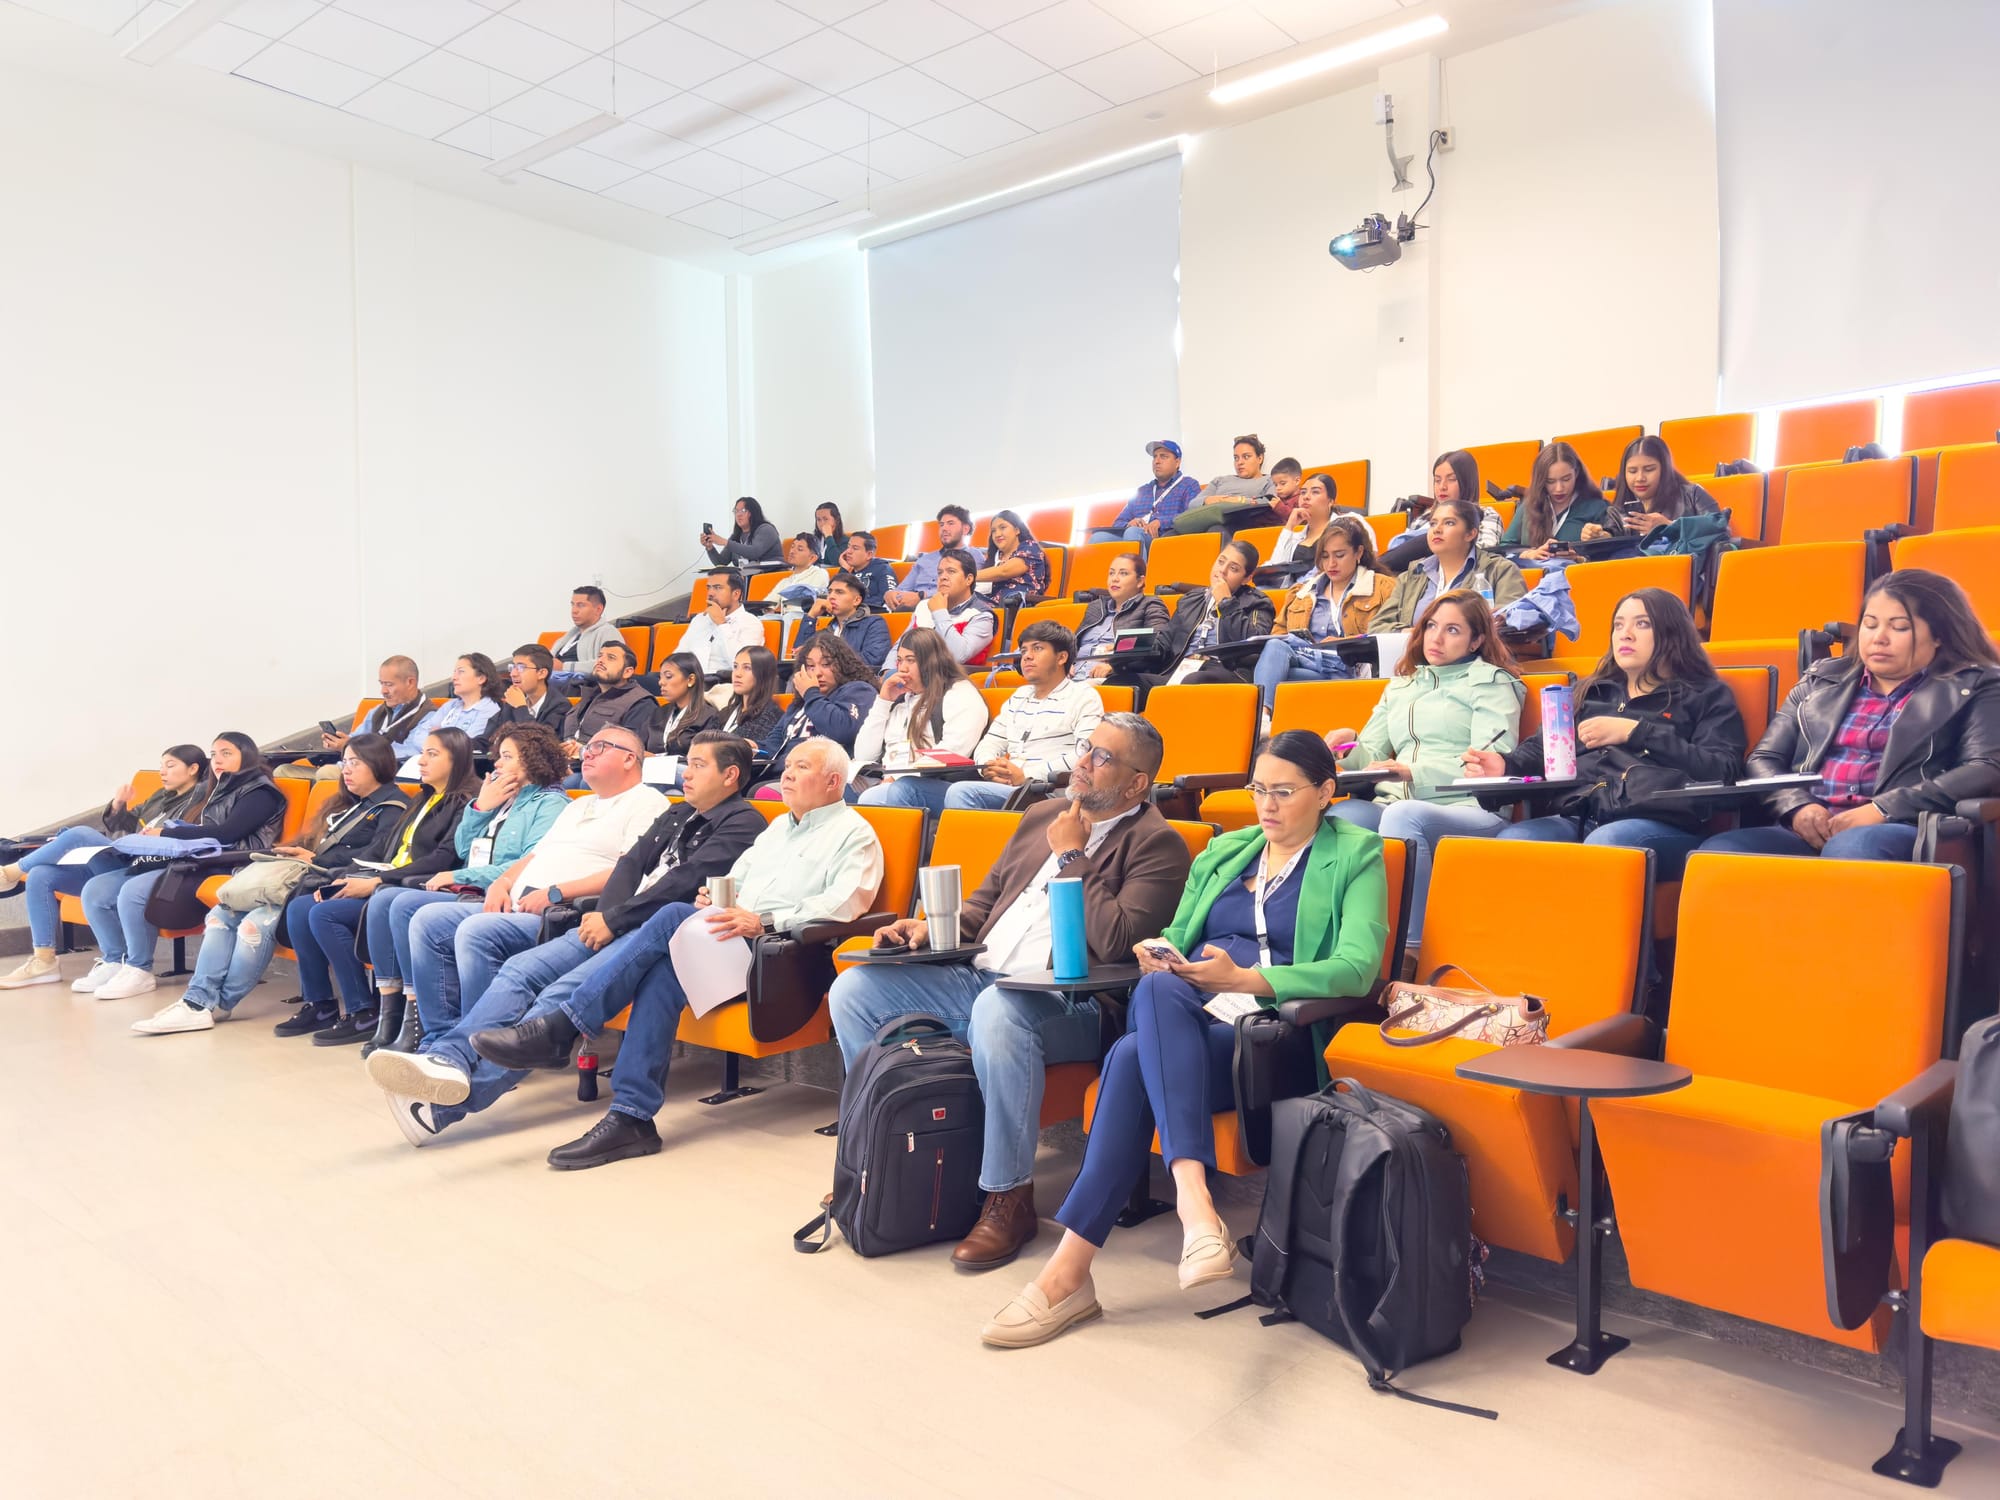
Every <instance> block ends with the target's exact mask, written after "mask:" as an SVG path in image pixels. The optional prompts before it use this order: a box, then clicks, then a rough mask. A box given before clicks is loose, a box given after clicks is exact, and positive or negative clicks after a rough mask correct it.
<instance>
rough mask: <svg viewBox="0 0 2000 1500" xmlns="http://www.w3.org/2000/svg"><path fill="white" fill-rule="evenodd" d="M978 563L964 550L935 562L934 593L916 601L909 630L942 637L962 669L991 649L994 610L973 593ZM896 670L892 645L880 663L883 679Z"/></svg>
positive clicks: (951, 551)
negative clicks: (935, 589)
mask: <svg viewBox="0 0 2000 1500" xmlns="http://www.w3.org/2000/svg"><path fill="white" fill-rule="evenodd" d="M978 572H979V561H978V559H976V558H975V557H974V556H973V555H972V554H971V553H970V552H968V551H966V550H965V548H963V547H952V548H949V549H947V550H946V551H945V553H944V554H943V555H942V556H941V557H939V558H938V568H937V592H936V593H934V594H932V595H931V596H930V597H929V598H928V599H922V600H919V601H918V603H917V608H916V613H915V614H913V615H912V616H911V617H910V629H911V630H935V631H936V632H937V633H938V634H939V635H941V636H943V637H944V644H945V649H946V650H947V651H949V652H951V659H952V660H953V661H955V662H957V663H958V664H959V665H960V666H961V667H962V666H964V665H966V664H967V663H968V662H980V661H984V660H985V659H986V653H987V651H988V650H989V649H990V648H991V647H992V645H993V632H994V629H995V616H994V613H993V606H992V605H991V604H989V603H987V602H986V600H985V599H983V598H981V597H980V596H979V595H978V594H976V593H974V592H973V587H972V586H973V582H974V579H975V576H976V575H977V574H978ZM895 670H896V648H895V646H893V645H891V646H890V648H889V655H888V657H887V658H886V659H885V660H884V661H883V662H882V671H883V673H884V674H885V675H886V674H888V673H890V672H893V671H895Z"/></svg>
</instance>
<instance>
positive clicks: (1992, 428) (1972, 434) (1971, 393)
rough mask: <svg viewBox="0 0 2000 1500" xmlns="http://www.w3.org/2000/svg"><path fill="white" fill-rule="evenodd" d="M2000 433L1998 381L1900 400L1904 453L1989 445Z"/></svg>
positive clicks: (1999, 387) (1921, 392)
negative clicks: (1974, 444) (1965, 444)
mask: <svg viewBox="0 0 2000 1500" xmlns="http://www.w3.org/2000/svg"><path fill="white" fill-rule="evenodd" d="M1996 432H2000V380H1987V381H1982V382H1981V383H1979V384H1978V385H1955V386H1950V387H1948V388H1947V389H1945V390H1942V391H1918V392H1917V393H1916V394H1915V395H1912V396H1905V397H1904V398H1903V451H1904V452H1905V453H1910V452H1914V451H1915V450H1916V449H1918V448H1950V447H1953V446H1955V445H1957V444H1959V443H1990V442H1992V441H1993V435H1994V433H1996Z"/></svg>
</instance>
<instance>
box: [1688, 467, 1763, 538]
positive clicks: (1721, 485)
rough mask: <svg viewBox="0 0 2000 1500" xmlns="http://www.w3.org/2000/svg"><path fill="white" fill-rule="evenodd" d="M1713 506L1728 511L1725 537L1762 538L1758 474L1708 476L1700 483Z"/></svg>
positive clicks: (1761, 488)
mask: <svg viewBox="0 0 2000 1500" xmlns="http://www.w3.org/2000/svg"><path fill="white" fill-rule="evenodd" d="M1700 483H1701V487H1702V488H1703V489H1705V490H1707V491H1708V493H1709V496H1710V498H1712V499H1713V500H1714V501H1715V503H1716V504H1717V505H1719V506H1721V507H1722V508H1723V509H1724V510H1726V511H1728V512H1729V534H1730V535H1731V536H1734V537H1742V538H1744V539H1745V540H1747V541H1752V542H1758V541H1762V540H1763V539H1764V490H1765V486H1766V479H1765V476H1764V475H1762V474H1710V475H1709V476H1708V477H1707V478H1705V479H1703V480H1701V481H1700Z"/></svg>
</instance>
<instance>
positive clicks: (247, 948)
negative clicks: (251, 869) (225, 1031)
mask: <svg viewBox="0 0 2000 1500" xmlns="http://www.w3.org/2000/svg"><path fill="white" fill-rule="evenodd" d="M278 911H279V908H277V907H275V906H259V907H257V908H255V909H254V910H252V911H248V912H240V911H231V910H230V909H229V908H228V907H226V906H215V907H210V908H209V912H208V920H207V921H206V922H204V923H203V924H202V934H201V952H200V953H199V954H198V955H196V957H195V961H194V978H192V979H190V980H189V981H188V987H187V993H186V994H184V995H182V996H181V998H182V999H183V1000H185V1001H186V1002H187V1003H188V1004H189V1005H192V1006H193V1007H194V1008H195V1009H196V1010H220V1011H232V1010H234V1009H236V1007H237V1006H238V1005H241V1004H242V1003H243V997H244V996H245V995H247V994H249V993H250V992H251V991H252V990H254V989H255V988H256V987H257V984H258V981H260V980H261V979H263V977H264V971H265V970H266V969H268V968H270V967H271V955H272V952H273V951H274V949H275V948H276V944H275V943H274V942H273V941H272V937H271V931H272V929H273V928H275V927H276V926H277V925H278Z"/></svg>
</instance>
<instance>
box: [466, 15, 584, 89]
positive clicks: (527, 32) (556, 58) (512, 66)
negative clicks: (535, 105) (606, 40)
mask: <svg viewBox="0 0 2000 1500" xmlns="http://www.w3.org/2000/svg"><path fill="white" fill-rule="evenodd" d="M451 50H452V51H453V52H454V53H456V54H457V55H458V56H460V57H466V58H470V59H471V60H472V61H474V62H479V63H485V64H486V65H487V66H488V67H489V68H498V69H499V70H500V71H501V72H503V73H511V74H513V75H514V76H515V77H516V78H525V79H527V80H528V82H530V83H546V82H547V81H548V80H549V79H551V78H553V77H555V76H556V74H558V73H561V72H563V71H564V70H566V69H569V68H573V67H575V66H576V65H577V64H578V63H580V62H582V61H583V60H584V59H585V58H586V57H588V56H590V54H589V53H588V52H586V51H584V50H583V48H581V47H573V46H571V45H570V44H569V43H568V42H565V41H563V40H562V39H561V38H560V37H553V36H550V35H549V34H548V33H547V32H546V31H537V30H535V28H534V27H532V26H523V25H522V24H521V23H520V22H519V21H516V20H512V19H510V18H509V17H507V16H494V17H492V18H491V19H490V20H485V21H481V22H480V23H479V24H478V25H477V26H475V27H473V28H472V29H471V30H470V31H467V32H462V33H460V34H459V35H458V36H456V37H454V38H452V42H451Z"/></svg>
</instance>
